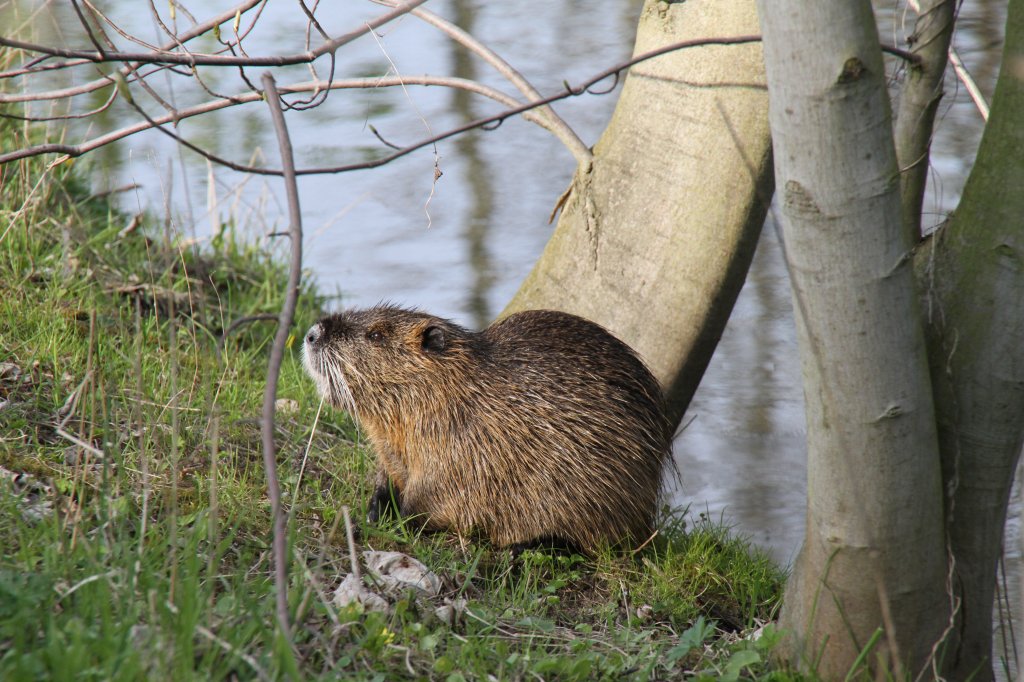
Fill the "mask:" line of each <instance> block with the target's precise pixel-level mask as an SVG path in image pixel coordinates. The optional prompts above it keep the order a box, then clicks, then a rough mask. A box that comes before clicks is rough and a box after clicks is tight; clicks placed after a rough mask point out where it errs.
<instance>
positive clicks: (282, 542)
mask: <svg viewBox="0 0 1024 682" xmlns="http://www.w3.org/2000/svg"><path fill="white" fill-rule="evenodd" d="M263 88H264V91H265V92H266V93H267V106H269V107H270V116H271V119H273V121H274V130H275V131H276V132H277V141H278V145H279V146H280V148H281V167H282V168H283V169H284V180H285V190H286V193H287V195H288V218H289V223H290V227H289V230H288V236H289V237H290V241H291V254H292V258H291V267H290V269H289V272H288V288H287V290H286V291H285V299H284V305H283V306H282V307H281V317H280V319H279V321H278V326H277V334H276V335H275V336H274V345H273V347H272V348H271V350H270V362H269V363H268V366H267V386H266V390H265V391H264V393H263V419H262V420H261V427H262V431H263V466H264V468H265V469H266V472H267V491H268V493H269V495H270V507H271V513H272V515H273V517H274V544H273V550H274V584H275V588H276V592H277V621H278V625H279V626H280V628H281V633H282V635H283V636H284V637H285V638H286V639H288V640H290V638H291V635H290V633H291V627H290V626H289V624H288V565H287V560H288V557H287V537H286V535H285V532H286V525H285V517H284V511H283V510H282V509H281V486H280V483H279V481H278V478H277V458H276V451H275V447H274V403H275V400H276V398H277V379H278V375H279V374H280V372H281V362H282V360H283V359H284V347H285V343H287V341H288V335H289V333H290V328H291V326H292V319H293V317H294V315H295V304H296V301H297V300H298V297H299V282H300V279H301V277H302V213H301V211H300V210H299V188H298V185H297V184H296V182H295V160H294V157H293V155H292V143H291V140H290V139H289V137H288V128H287V126H286V125H285V121H284V112H283V111H282V109H281V96H280V95H279V94H278V92H277V87H276V86H275V85H274V77H273V76H272V75H271V74H270V73H269V72H267V73H265V74H263Z"/></svg>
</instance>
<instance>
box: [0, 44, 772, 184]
mask: <svg viewBox="0 0 1024 682" xmlns="http://www.w3.org/2000/svg"><path fill="white" fill-rule="evenodd" d="M760 40H761V37H760V36H758V35H744V36H733V37H728V38H707V39H699V40H685V41H681V42H678V43H672V44H670V45H665V46H663V47H661V48H658V49H656V50H651V51H649V52H645V53H643V54H640V55H637V56H635V57H633V58H632V59H628V60H626V61H624V62H620V63H618V64H616V65H614V66H612V67H610V68H608V69H605V70H604V71H601V72H600V73H598V74H596V75H595V76H592V77H591V78H589V79H587V80H586V81H584V82H583V83H581V84H580V85H578V86H575V87H573V86H570V85H568V84H566V87H565V89H564V90H562V91H561V92H559V93H557V94H555V95H551V96H549V97H545V98H543V99H540V100H537V101H535V102H529V103H526V104H520V105H517V106H511V107H510V108H509V109H506V110H505V111H502V112H500V113H498V114H494V115H491V116H485V117H483V118H478V119H476V120H474V121H470V122H468V123H466V124H463V125H461V126H458V127H456V128H452V129H450V130H448V131H446V132H443V133H440V134H438V135H433V136H430V137H428V138H425V139H423V140H420V141H419V142H416V143H413V144H411V145H408V146H406V147H403V148H402V149H400V150H398V151H395V152H393V153H391V154H387V155H385V156H382V157H380V158H378V159H374V160H372V161H365V162H361V163H354V164H346V165H341V166H332V167H326V168H306V169H300V170H296V174H297V175H317V174H331V173H345V172H348V171H353V170H362V169H368V168H377V167H379V166H383V165H385V164H388V163H390V162H392V161H394V160H395V159H398V158H401V157H403V156H406V155H407V154H410V153H412V152H414V151H416V150H417V149H421V148H423V147H426V146H429V145H432V144H434V143H436V142H439V141H441V140H445V139H447V138H449V137H454V136H456V135H459V134H461V133H464V132H466V131H468V130H473V129H475V128H484V129H493V128H495V127H497V125H500V124H501V123H502V122H504V121H505V120H506V119H508V118H511V117H513V116H518V115H519V114H524V113H525V112H528V111H531V110H533V109H536V108H537V107H541V106H544V105H545V104H550V103H551V102H557V101H558V100H562V99H566V98H568V97H578V96H579V95H583V94H585V93H588V92H591V91H590V88H591V87H593V86H594V85H596V84H597V83H600V82H601V81H603V80H605V79H607V78H612V77H616V78H617V77H618V76H619V74H620V73H621V72H622V71H625V70H626V69H628V68H630V67H631V66H634V65H635V64H639V63H640V62H644V61H647V60H648V59H654V58H655V57H660V56H661V55H663V54H667V53H669V52H673V51H675V50H681V49H687V48H691V47H702V46H705V45H745V44H748V43H756V42H760ZM413 80H414V77H406V78H402V79H396V80H395V81H394V82H393V83H391V84H392V85H398V84H401V83H402V82H405V83H410V82H412V81H413ZM448 81H449V82H448V83H447V84H448V85H452V84H454V83H456V82H459V79H448ZM377 82H384V81H383V80H380V81H377ZM461 82H462V83H466V82H467V81H461ZM306 85H307V86H308V85H310V84H306ZM483 87H484V86H480V85H479V84H477V85H476V88H483ZM283 91H284V92H288V91H289V89H288V88H284V89H283ZM491 92H492V93H493V92H494V91H491ZM481 94H485V93H484V92H482V91H481ZM488 96H490V95H488ZM247 98H250V99H247ZM253 99H255V97H254V96H252V95H245V96H243V97H239V98H238V100H239V101H252V100H253ZM225 106H230V104H228V103H221V102H211V103H208V104H205V105H201V107H208V108H207V109H206V111H212V110H215V109H220V108H223V107H225ZM194 109H198V107H197V108H194ZM139 111H140V113H141V114H142V116H144V117H146V116H147V114H146V113H145V112H143V111H141V109H140V110H139ZM179 113H180V112H179ZM197 113H203V112H202V111H195V113H194V114H193V115H195V114H197ZM179 117H180V116H179ZM171 120H173V118H168V117H164V123H166V122H169V121H171ZM488 126H490V128H488ZM151 127H157V129H158V130H160V131H161V132H163V133H164V134H166V135H169V136H171V137H173V138H174V139H175V140H177V141H178V142H180V143H181V144H183V145H185V146H187V147H188V148H189V149H192V150H193V151H195V152H196V153H198V154H200V155H202V156H204V157H205V158H207V159H210V160H211V161H214V162H216V163H219V164H221V165H224V166H226V167H228V168H232V169H234V170H238V171H242V172H246V173H253V174H256V175H281V174H282V171H280V170H277V169H268V168H257V167H254V166H248V165H243V164H238V163H234V162H231V161H228V160H226V159H221V158H219V157H216V156H214V155H212V154H210V153H209V152H206V151H205V150H203V149H200V148H198V147H196V146H195V145H193V144H192V143H190V142H188V141H187V140H184V139H182V138H181V137H180V136H178V135H175V134H174V133H171V132H170V131H168V130H166V129H164V128H163V127H161V126H158V125H157V122H156V121H155V120H153V119H149V120H148V121H147V123H138V124H136V125H135V126H131V127H129V128H126V129H123V130H121V131H115V133H110V134H108V135H105V136H101V137H99V138H96V140H94V141H93V142H91V143H89V146H88V148H85V146H84V145H83V146H79V145H65V144H44V145H38V146H36V147H31V148H27V149H22V150H17V151H14V152H9V153H7V154H2V155H0V164H3V163H7V162H8V161H14V160H16V159H21V158H26V157H29V156H37V155H39V154H48V153H61V154H66V155H68V156H80V155H81V154H83V153H85V152H87V151H90V150H92V149H95V148H97V147H100V146H103V145H104V144H109V143H110V142H113V141H114V140H115V139H120V138H122V137H125V136H127V135H130V134H132V133H134V132H139V131H140V130H145V129H147V128H151Z"/></svg>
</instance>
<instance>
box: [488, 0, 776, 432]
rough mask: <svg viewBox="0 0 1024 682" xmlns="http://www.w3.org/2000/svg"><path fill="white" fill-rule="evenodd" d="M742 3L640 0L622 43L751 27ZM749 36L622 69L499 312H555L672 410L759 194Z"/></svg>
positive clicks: (724, 301) (725, 304)
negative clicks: (564, 197)
mask: <svg viewBox="0 0 1024 682" xmlns="http://www.w3.org/2000/svg"><path fill="white" fill-rule="evenodd" d="M757 30H758V26H757V16H756V12H755V9H754V4H753V2H752V1H750V0H741V1H737V2H717V1H716V0H691V1H688V2H685V3H666V2H661V1H659V0H648V1H647V2H646V3H645V4H644V8H643V12H642V16H641V18H640V24H639V27H638V30H637V40H636V46H635V52H636V53H640V52H645V51H647V50H651V49H655V48H657V47H660V46H663V45H665V44H668V43H671V42H675V41H681V40H687V39H696V38H711V37H727V36H736V35H744V34H756V33H757ZM770 158H771V152H770V141H769V135H768V121H767V94H766V91H765V83H764V66H763V62H762V57H761V48H760V45H758V44H751V45H739V46H705V47H698V48H692V49H687V50H681V51H677V52H675V53H672V54H669V55H666V56H663V57H659V58H657V59H656V60H652V61H648V62H645V63H643V64H640V65H638V66H636V67H633V69H632V70H631V71H630V74H629V76H628V78H627V80H626V84H625V86H624V88H623V92H622V96H621V97H620V99H619V103H618V105H617V107H616V109H615V114H614V116H613V118H612V121H611V123H610V124H609V126H608V128H607V130H606V131H605V133H604V135H603V136H602V137H601V140H600V142H598V144H597V145H596V146H595V148H594V160H593V162H592V164H591V165H590V166H589V167H581V168H579V169H578V170H577V173H576V177H575V178H574V180H573V184H572V187H571V194H570V195H569V198H568V201H567V202H566V204H565V206H564V209H563V211H562V215H561V218H560V220H559V223H558V229H557V230H556V231H555V233H554V235H553V236H552V237H551V240H550V242H549V243H548V245H547V248H546V249H545V250H544V253H543V255H542V256H541V258H540V260H539V261H538V262H537V264H536V265H535V266H534V269H533V271H532V272H531V273H530V275H529V277H528V278H527V279H526V280H525V281H524V283H523V285H522V287H521V288H520V290H519V292H518V293H517V294H516V296H515V298H514V299H513V300H512V302H511V303H510V304H509V306H508V308H506V310H505V312H504V313H503V314H509V313H512V312H514V311H517V310H524V309H528V308H557V309H560V310H565V311H568V312H572V313H576V314H578V315H582V316H583V317H586V318H589V319H591V320H594V321H595V322H598V323H599V324H602V325H604V326H605V327H607V328H608V329H610V330H611V331H612V332H613V333H615V334H616V335H617V336H619V337H620V338H622V339H623V340H624V341H626V342H627V343H629V344H630V345H631V346H633V347H634V348H635V349H636V350H637V351H638V352H639V353H640V355H641V356H642V357H643V358H644V360H645V361H646V362H647V364H648V365H649V366H650V367H651V369H652V371H653V372H654V373H655V375H656V376H657V377H658V379H659V380H660V381H661V383H662V386H663V387H665V389H666V392H667V394H668V397H669V401H670V404H671V409H672V411H673V417H674V418H675V419H676V420H678V419H679V418H681V417H682V414H683V412H684V411H685V409H686V406H687V405H688V404H689V402H690V398H691V397H692V395H693V392H694V390H696V388H697V384H698V383H699V382H700V378H701V376H702V375H703V373H704V369H705V368H706V367H707V363H708V361H709V360H710V358H711V354H712V352H714V348H715V345H716V344H717V342H718V339H719V337H720V336H721V333H722V329H723V328H724V327H725V323H726V321H727V320H728V317H729V313H730V312H731V310H732V306H733V303H734V302H735V300H736V296H737V295H738V294H739V291H740V288H741V287H742V285H743V281H744V278H745V276H746V272H747V268H748V267H749V265H750V259H751V257H752V256H753V252H754V247H755V245H756V243H757V237H758V235H759V233H760V229H761V225H762V224H763V222H764V217H765V213H766V211H767V203H768V202H769V201H770V197H771V192H772V185H771V173H770V169H771V162H770Z"/></svg>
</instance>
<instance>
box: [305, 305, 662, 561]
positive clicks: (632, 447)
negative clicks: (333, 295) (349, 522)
mask: <svg viewBox="0 0 1024 682" xmlns="http://www.w3.org/2000/svg"><path fill="white" fill-rule="evenodd" d="M303 355H304V362H305V365H306V369H307V371H308V372H309V374H310V375H311V376H312V377H313V379H314V380H315V381H316V382H317V385H318V387H319V389H320V392H321V394H323V395H324V397H325V398H326V399H327V400H328V402H330V403H331V404H332V405H334V406H335V407H338V408H343V409H347V410H349V411H350V412H351V413H352V414H353V415H354V416H355V417H356V419H357V420H358V421H359V423H360V424H361V425H362V427H363V429H364V430H365V432H366V435H367V437H368V438H369V440H370V442H371V443H372V445H373V447H374V448H375V450H376V452H377V455H378V457H379V462H380V466H381V468H382V470H383V473H384V474H385V475H386V476H387V478H388V479H390V481H391V483H392V484H393V486H394V489H395V491H396V493H397V496H398V501H399V510H400V512H401V513H402V514H403V515H415V514H422V515H424V517H425V519H426V523H427V525H428V527H431V528H437V529H442V528H445V529H451V530H454V531H456V532H459V533H464V534H468V533H472V532H478V533H482V534H484V535H485V536H487V537H488V538H490V539H491V541H492V542H494V543H495V544H498V545H502V546H505V545H522V544H528V543H530V542H534V541H538V540H544V539H555V540H560V541H565V542H568V543H569V544H571V545H573V546H575V547H577V548H579V549H582V550H584V551H593V550H595V549H596V548H597V547H598V546H599V545H602V544H612V545H635V544H639V543H641V542H643V541H644V540H646V539H647V538H648V536H649V535H650V534H651V533H652V530H653V521H654V514H655V507H656V503H657V497H658V492H659V488H660V482H661V468H662V465H663V464H664V462H665V460H666V459H667V457H668V453H669V442H670V437H669V429H668V425H667V421H666V418H665V412H664V398H663V396H662V392H661V388H660V387H659V385H658V383H657V380H656V379H655V378H654V377H653V376H652V375H651V373H650V371H648V369H647V368H646V367H645V366H644V364H643V363H642V362H641V361H640V360H639V359H638V358H637V356H636V354H635V353H634V352H633V351H632V350H631V349H630V348H629V347H628V346H627V345H626V344H624V343H622V342H621V341H619V340H618V339H616V338H615V337H614V336H612V335H611V334H609V333H608V332H607V331H605V330H604V329H603V328H601V327H600V326H598V325H596V324H594V323H592V322H588V321H587V320H584V319H582V318H580V317H576V316H574V315H569V314H567V313H562V312H557V311H551V310H531V311H527V312H522V313H518V314H515V315H512V316H510V317H508V318H506V319H504V320H501V321H499V322H496V323H494V324H493V325H491V326H490V327H488V328H487V329H485V330H484V331H482V332H472V331H468V330H466V329H464V328H462V327H459V326H458V325H455V324H453V323H452V322H450V321H448V320H443V319H439V318H437V317H433V316H431V315H427V314H424V313H421V312H416V311H411V310H405V309H401V308H396V307H392V306H377V307H374V308H370V309H366V310H359V311H352V312H347V313H342V314H339V315H332V316H329V317H326V318H324V319H323V320H321V321H320V322H318V323H317V324H316V325H314V326H313V327H312V328H311V329H310V331H309V333H308V334H307V336H306V343H305V346H304V347H303ZM380 480H381V481H383V480H384V479H383V477H382V478H381V479H380ZM378 494H380V489H378ZM375 498H376V495H375Z"/></svg>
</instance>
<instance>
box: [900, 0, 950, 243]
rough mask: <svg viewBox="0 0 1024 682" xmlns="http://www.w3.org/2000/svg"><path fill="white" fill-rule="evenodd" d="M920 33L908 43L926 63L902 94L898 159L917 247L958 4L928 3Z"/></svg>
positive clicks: (907, 221) (915, 69)
mask: <svg viewBox="0 0 1024 682" xmlns="http://www.w3.org/2000/svg"><path fill="white" fill-rule="evenodd" d="M920 11H921V13H920V15H919V16H918V19H917V23H916V24H915V25H914V33H913V34H912V35H911V36H910V37H909V38H908V41H909V42H910V44H911V52H913V53H914V54H915V55H917V56H918V57H920V59H921V63H920V64H917V65H914V64H908V66H907V78H906V80H905V81H904V83H903V88H902V89H901V90H900V109H899V115H898V116H897V118H896V131H895V136H896V159H897V161H898V162H899V164H900V172H901V176H900V185H901V189H902V191H901V195H902V197H903V228H904V229H905V230H907V232H908V234H909V235H910V239H911V242H912V243H913V242H916V241H917V240H918V239H920V237H921V206H922V204H923V203H924V189H925V184H926V183H925V181H926V180H927V179H928V158H929V150H930V148H931V142H932V132H933V128H934V123H935V112H936V111H938V109H939V101H940V100H941V99H942V77H943V75H944V74H945V73H946V63H947V61H948V60H949V41H950V38H951V37H952V36H953V17H954V14H955V12H956V0H923V2H921V4H920Z"/></svg>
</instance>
